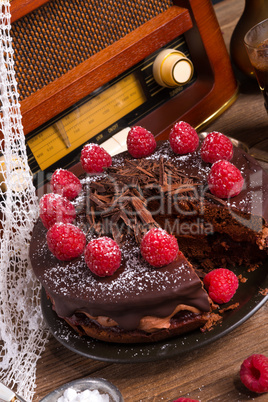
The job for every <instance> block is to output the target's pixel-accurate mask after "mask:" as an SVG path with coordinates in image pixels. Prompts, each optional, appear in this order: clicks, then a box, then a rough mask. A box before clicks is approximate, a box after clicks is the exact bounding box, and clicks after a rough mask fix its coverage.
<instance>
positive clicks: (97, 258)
mask: <svg viewBox="0 0 268 402" xmlns="http://www.w3.org/2000/svg"><path fill="white" fill-rule="evenodd" d="M85 261H86V264H87V266H88V268H89V269H90V270H91V271H92V272H93V273H94V274H96V275H98V276H110V275H113V273H114V272H115V271H116V270H117V269H118V268H119V267H120V264H121V250H120V248H119V246H118V244H117V243H116V242H115V241H114V240H113V239H110V238H109V237H105V236H103V237H99V238H98V239H94V240H91V241H90V242H89V243H88V245H87V246H86V249H85Z"/></svg>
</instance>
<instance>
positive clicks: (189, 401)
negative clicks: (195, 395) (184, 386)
mask: <svg viewBox="0 0 268 402" xmlns="http://www.w3.org/2000/svg"><path fill="white" fill-rule="evenodd" d="M173 402H199V401H198V400H197V399H191V398H179V399H176V400H175V401H173Z"/></svg>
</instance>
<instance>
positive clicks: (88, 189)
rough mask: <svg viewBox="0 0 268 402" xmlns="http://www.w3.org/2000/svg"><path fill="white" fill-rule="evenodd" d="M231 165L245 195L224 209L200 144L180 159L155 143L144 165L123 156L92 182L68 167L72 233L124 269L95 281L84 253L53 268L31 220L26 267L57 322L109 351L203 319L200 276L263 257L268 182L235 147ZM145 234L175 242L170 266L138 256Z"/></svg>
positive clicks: (207, 305) (206, 313)
mask: <svg viewBox="0 0 268 402" xmlns="http://www.w3.org/2000/svg"><path fill="white" fill-rule="evenodd" d="M232 163H233V164H234V165H235V166H236V167H238V168H239V169H240V171H241V173H242V175H243V178H244V186H243V188H242V191H241V192H240V194H238V195H237V196H235V197H232V198H230V199H227V200H224V199H220V198H218V197H216V196H214V195H213V194H212V193H211V192H210V191H209V189H208V186H207V176H208V173H209V171H210V168H211V165H210V164H209V163H205V162H204V161H203V160H202V159H201V158H200V145H199V148H198V149H197V150H196V151H195V152H193V153H188V154H186V155H176V154H174V152H173V151H172V149H171V147H170V144H169V142H168V141H164V142H160V143H158V144H157V148H156V150H155V151H154V152H153V153H152V154H151V155H150V156H148V157H146V158H141V159H134V158H133V157H131V156H130V154H129V153H128V152H124V153H122V154H119V155H116V156H115V157H114V158H113V163H112V165H111V166H110V167H108V168H106V169H105V171H104V172H103V173H100V174H85V173H84V172H83V169H82V167H81V165H80V164H78V165H77V166H75V167H74V169H73V171H74V173H75V174H76V175H77V176H79V177H80V181H81V183H82V192H81V193H80V194H79V195H78V196H77V197H76V199H74V200H73V201H72V203H73V204H74V206H75V208H76V221H75V225H77V226H78V227H80V228H81V229H82V230H83V232H84V233H86V236H87V241H89V240H90V239H92V238H97V237H100V236H109V237H112V238H113V239H114V240H115V241H116V242H117V243H118V244H119V246H120V248H121V251H122V263H121V266H120V268H119V269H118V270H117V271H116V272H115V273H114V274H113V275H111V276H107V277H97V276H96V275H94V274H93V273H92V272H91V271H90V270H89V269H88V267H87V265H86V263H85V259H84V255H83V254H82V255H81V256H79V257H77V258H75V259H73V260H71V261H59V260H57V259H56V257H54V256H53V254H52V253H51V252H50V251H49V249H48V247H47V243H46V231H47V229H45V227H44V226H43V224H42V222H41V221H40V219H39V220H38V221H37V223H36V224H35V226H34V230H33V235H32V241H31V245H30V259H31V263H32V267H33V270H34V272H35V274H36V276H37V278H38V279H39V280H40V282H41V283H42V285H43V287H44V288H45V290H46V292H47V295H48V297H49V298H50V299H51V301H52V304H53V308H54V309H55V311H56V313H57V314H58V316H60V317H62V318H63V319H65V320H66V321H67V322H68V323H69V324H70V326H72V327H73V328H74V329H75V330H76V331H78V332H79V333H80V334H81V335H89V336H92V337H94V338H97V339H100V340H104V341H111V342H152V341H156V340H160V339H165V338H168V337H171V336H175V335H178V334H181V333H185V332H188V331H191V330H193V329H196V328H198V327H201V326H203V325H204V324H205V323H206V322H207V321H208V320H210V319H211V317H212V314H211V311H212V309H211V300H210V298H209V296H208V294H207V292H206V290H205V289H204V286H203V283H202V275H203V273H205V272H207V271H208V270H211V269H213V268H215V267H223V266H230V264H231V265H237V264H245V265H250V264H252V263H259V262H261V261H262V260H264V259H265V258H266V257H267V245H268V242H267V238H268V237H267V236H268V227H267V218H268V175H267V174H266V173H265V172H264V170H263V169H262V168H261V166H260V165H259V164H258V163H257V162H256V161H255V160H254V159H253V158H252V157H251V156H250V155H248V154H247V153H245V152H244V151H243V150H241V149H239V148H234V154H233V158H232ZM152 227H156V228H157V227H161V228H163V229H165V230H166V231H167V232H169V233H172V234H173V235H175V236H176V237H177V239H178V244H179V249H180V252H179V254H178V256H177V258H176V259H175V260H174V261H173V262H172V263H170V264H168V265H167V266H164V267H161V268H154V267H152V266H150V265H149V264H148V263H147V262H146V261H145V260H144V259H143V258H142V256H141V253H140V248H139V245H140V242H141V239H142V237H143V235H144V234H145V233H146V232H147V231H148V230H149V229H150V228H152ZM200 278H201V279H200Z"/></svg>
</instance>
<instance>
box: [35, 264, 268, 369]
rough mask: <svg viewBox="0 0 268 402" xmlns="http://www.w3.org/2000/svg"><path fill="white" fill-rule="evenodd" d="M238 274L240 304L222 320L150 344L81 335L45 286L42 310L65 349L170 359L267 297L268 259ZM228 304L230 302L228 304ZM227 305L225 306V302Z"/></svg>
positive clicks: (211, 337) (233, 324) (129, 359)
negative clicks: (57, 310) (56, 308)
mask: <svg viewBox="0 0 268 402" xmlns="http://www.w3.org/2000/svg"><path fill="white" fill-rule="evenodd" d="M234 271H235V273H236V274H237V275H239V274H242V275H243V276H244V277H246V278H248V280H247V282H245V283H240V285H239V288H238V290H237V292H236V294H235V296H234V298H233V299H232V300H231V301H230V303H229V304H233V303H237V302H239V307H238V308H236V309H235V310H230V311H227V312H225V313H224V317H223V321H222V323H221V324H218V325H216V326H215V328H213V329H212V330H211V331H209V332H205V333H202V332H201V331H200V330H196V331H193V332H191V333H189V334H187V335H183V336H179V337H175V338H172V339H170V340H167V341H161V342H156V343H150V344H131V345H127V344H113V343H107V342H102V341H97V340H94V339H91V338H89V337H87V338H86V337H80V336H79V335H77V334H76V333H75V331H74V330H72V329H71V328H70V327H69V325H68V324H67V323H66V322H65V321H64V320H61V319H60V318H59V317H58V316H57V315H56V313H55V312H54V311H53V310H52V308H51V303H50V301H49V300H48V299H47V297H46V294H45V291H44V290H43V289H42V297H41V304H42V311H43V315H44V318H45V321H46V322H47V324H48V326H49V328H50V330H51V332H52V334H53V335H54V337H55V338H56V339H57V340H58V341H59V342H60V343H61V344H62V345H64V346H65V347H66V348H68V349H70V350H71V351H73V352H76V353H78V354H80V355H82V356H85V357H88V358H91V359H95V360H102V361H108V362H113V363H138V362H150V361H155V360H160V359H167V358H170V357H173V356H178V355H180V354H183V353H186V352H190V351H192V350H195V349H197V348H201V347H203V346H205V345H208V344H209V343H211V342H214V341H216V340H217V339H219V338H221V337H223V336H224V335H226V334H228V333H229V332H230V331H232V330H233V329H235V328H237V327H238V326H239V325H241V324H242V323H243V322H245V321H246V320H247V319H249V318H250V317H251V316H252V315H253V314H254V313H255V312H256V311H257V310H258V309H259V308H260V307H261V306H262V305H263V304H264V303H265V302H266V301H267V300H268V295H267V296H263V295H262V294H261V293H260V290H261V289H265V288H268V261H267V262H266V263H265V264H264V265H262V266H261V267H260V268H258V269H256V270H255V271H253V272H249V273H248V272H247V271H246V270H245V269H243V268H241V267H240V268H237V269H235V270H234ZM227 305H228V304H227ZM222 307H226V305H222Z"/></svg>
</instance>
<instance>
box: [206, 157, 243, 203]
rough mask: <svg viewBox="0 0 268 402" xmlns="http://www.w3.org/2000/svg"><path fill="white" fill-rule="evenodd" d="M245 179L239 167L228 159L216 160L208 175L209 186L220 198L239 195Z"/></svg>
mask: <svg viewBox="0 0 268 402" xmlns="http://www.w3.org/2000/svg"><path fill="white" fill-rule="evenodd" d="M243 184H244V179H243V177H242V174H241V172H240V170H239V169H237V167H235V166H234V165H233V164H232V163H231V162H228V161H223V160H220V161H217V162H215V163H214V164H213V165H212V167H211V170H210V172H209V175H208V187H209V189H210V191H211V193H212V194H214V195H216V197H219V198H229V197H234V196H235V195H238V194H239V193H240V191H241V190H242V187H243Z"/></svg>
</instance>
